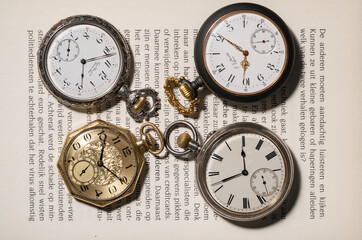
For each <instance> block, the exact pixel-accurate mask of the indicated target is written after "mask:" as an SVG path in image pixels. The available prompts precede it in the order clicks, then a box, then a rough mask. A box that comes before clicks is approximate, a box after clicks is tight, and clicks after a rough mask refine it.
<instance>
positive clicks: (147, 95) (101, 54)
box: [38, 15, 160, 121]
mask: <svg viewBox="0 0 362 240" xmlns="http://www.w3.org/2000/svg"><path fill="white" fill-rule="evenodd" d="M38 67H39V74H40V76H41V79H42V81H43V83H44V85H45V86H46V88H47V89H48V90H49V91H50V92H51V93H52V94H53V95H54V96H55V97H56V98H57V99H58V100H59V101H60V102H62V103H63V104H65V105H67V106H70V107H73V108H88V107H92V106H93V105H95V104H99V103H101V102H104V101H106V100H109V99H111V98H112V97H114V96H115V95H117V93H119V94H120V96H121V97H122V98H123V99H125V100H126V105H127V111H128V113H129V114H130V115H131V117H132V118H134V119H135V120H136V121H141V120H142V119H143V118H144V117H151V116H154V115H155V114H156V112H157V110H158V109H159V108H160V104H159V99H158V97H157V95H158V93H157V92H156V91H154V90H152V89H150V88H146V89H140V90H135V91H130V90H129V80H130V75H131V70H132V68H133V65H132V54H131V50H130V47H129V45H128V43H127V42H126V40H125V39H124V37H123V36H122V35H121V33H120V32H119V31H118V30H117V29H116V28H115V27H114V26H113V25H112V24H110V23H109V22H107V21H105V20H103V19H101V18H98V17H95V16H89V15H77V16H72V17H68V18H66V19H63V20H61V21H60V22H58V23H57V24H55V25H54V26H53V27H52V28H51V29H50V30H49V31H48V32H47V33H46V34H45V36H44V38H43V41H42V43H41V45H40V48H39V51H38Z"/></svg>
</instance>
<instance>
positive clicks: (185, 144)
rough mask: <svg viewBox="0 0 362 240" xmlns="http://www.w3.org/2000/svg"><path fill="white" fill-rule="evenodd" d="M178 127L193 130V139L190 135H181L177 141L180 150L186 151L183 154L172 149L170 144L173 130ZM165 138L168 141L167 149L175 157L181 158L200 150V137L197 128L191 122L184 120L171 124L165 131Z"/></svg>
mask: <svg viewBox="0 0 362 240" xmlns="http://www.w3.org/2000/svg"><path fill="white" fill-rule="evenodd" d="M178 127H186V128H188V129H190V130H191V132H192V138H191V136H190V135H189V134H188V133H186V132H185V133H182V134H180V135H179V137H178V139H177V144H178V146H179V147H180V148H183V149H186V150H185V151H183V152H180V151H177V150H175V149H173V148H172V147H171V144H170V135H171V133H172V131H173V130H175V129H176V128H178ZM164 138H165V141H166V149H167V150H168V151H169V152H170V153H171V154H172V155H174V156H176V157H180V156H183V155H186V154H189V153H190V152H194V151H198V150H199V143H198V135H197V131H196V128H195V127H194V126H193V125H192V124H191V123H189V122H187V121H184V120H179V121H175V122H173V123H171V124H170V125H169V126H168V127H167V128H166V130H165V134H164Z"/></svg>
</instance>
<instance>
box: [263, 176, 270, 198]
mask: <svg viewBox="0 0 362 240" xmlns="http://www.w3.org/2000/svg"><path fill="white" fill-rule="evenodd" d="M261 178H262V179H263V184H264V187H265V190H266V194H269V192H268V189H267V188H266V181H265V180H264V176H263V175H262V176H261Z"/></svg>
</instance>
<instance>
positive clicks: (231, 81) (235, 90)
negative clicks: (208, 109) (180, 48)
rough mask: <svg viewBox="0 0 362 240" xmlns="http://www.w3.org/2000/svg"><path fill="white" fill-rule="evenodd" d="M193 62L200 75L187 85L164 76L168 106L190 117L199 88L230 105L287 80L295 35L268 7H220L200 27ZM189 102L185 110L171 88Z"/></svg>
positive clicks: (254, 97)
mask: <svg viewBox="0 0 362 240" xmlns="http://www.w3.org/2000/svg"><path fill="white" fill-rule="evenodd" d="M194 58H195V65H196V68H197V71H198V73H199V77H198V78H197V79H196V80H195V81H193V82H190V81H189V80H186V79H185V78H183V77H181V78H179V79H176V78H174V77H168V78H167V79H166V83H165V85H164V88H165V92H166V94H167V96H168V99H169V102H170V103H171V105H173V106H174V107H175V108H176V109H177V110H178V111H179V112H180V113H182V114H184V115H191V114H193V113H194V109H193V108H194V106H195V104H196V102H197V101H198V100H199V99H198V98H197V89H198V88H199V87H202V86H205V85H206V86H207V88H208V89H210V90H211V91H212V92H213V93H214V94H215V95H217V96H218V97H220V98H222V99H226V100H229V101H232V102H238V103H239V102H253V101H257V100H260V99H262V98H265V97H266V96H267V95H268V94H270V93H271V92H273V91H274V90H275V89H277V88H278V87H280V86H281V85H282V84H283V83H284V82H285V81H286V80H287V79H288V77H289V75H290V73H291V71H292V69H293V65H294V61H295V46H294V40H293V36H292V34H291V32H290V30H289V29H288V27H287V25H286V24H285V23H284V21H283V20H282V19H281V18H280V17H279V16H278V15H277V14H276V13H274V12H273V11H271V10H270V9H268V8H266V7H263V6H260V5H257V4H253V3H236V4H232V5H229V6H226V7H224V8H221V9H219V10H218V11H216V12H215V13H213V14H212V15H211V16H210V17H209V18H208V19H207V20H206V21H205V22H204V24H203V25H202V26H201V28H200V30H199V33H198V35H197V38H196V42H195V48H194ZM177 87H179V89H180V92H181V94H182V95H183V96H184V97H185V98H186V99H189V100H191V101H190V107H189V108H186V107H184V106H183V105H182V104H181V103H180V102H179V101H178V100H177V99H176V97H175V94H174V92H173V90H174V88H177Z"/></svg>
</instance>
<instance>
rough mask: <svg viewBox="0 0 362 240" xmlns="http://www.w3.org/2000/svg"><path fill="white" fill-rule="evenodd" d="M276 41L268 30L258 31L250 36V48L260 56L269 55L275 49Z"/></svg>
mask: <svg viewBox="0 0 362 240" xmlns="http://www.w3.org/2000/svg"><path fill="white" fill-rule="evenodd" d="M275 43H276V39H275V36H274V34H273V33H272V32H271V31H269V30H268V29H264V28H262V29H258V30H256V31H255V32H254V34H253V35H251V46H253V48H254V50H255V51H257V52H258V53H261V54H267V53H270V52H271V51H272V50H273V49H274V47H275Z"/></svg>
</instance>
